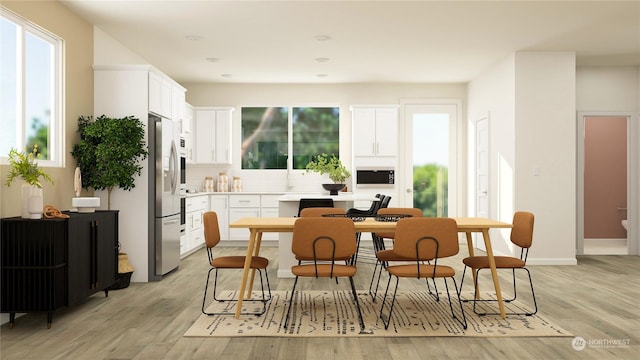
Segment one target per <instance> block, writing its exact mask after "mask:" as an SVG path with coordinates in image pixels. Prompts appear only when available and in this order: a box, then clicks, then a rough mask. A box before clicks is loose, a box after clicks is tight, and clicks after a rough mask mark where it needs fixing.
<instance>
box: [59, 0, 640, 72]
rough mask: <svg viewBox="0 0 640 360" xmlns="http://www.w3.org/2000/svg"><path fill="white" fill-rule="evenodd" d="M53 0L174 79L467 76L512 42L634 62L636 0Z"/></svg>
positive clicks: (513, 47) (513, 46) (639, 21)
mask: <svg viewBox="0 0 640 360" xmlns="http://www.w3.org/2000/svg"><path fill="white" fill-rule="evenodd" d="M63 3H64V4H66V5H67V6H68V7H69V8H70V9H72V10H73V11H75V12H77V13H78V14H80V15H81V16H83V17H84V18H86V19H87V20H88V21H89V22H91V23H93V24H95V25H96V26H97V27H98V28H100V29H101V30H102V31H104V32H105V33H107V34H109V35H110V36H112V37H113V38H115V39H116V40H118V41H119V42H121V43H122V44H124V45H125V46H126V47H128V48H129V49H131V50H133V51H134V52H136V53H137V54H138V55H140V56H141V57H142V58H144V59H145V60H146V61H148V62H149V63H150V64H152V65H154V66H155V67H157V68H159V69H160V70H161V71H163V72H165V73H166V74H167V75H169V76H170V77H172V78H174V79H175V80H177V81H179V82H181V83H185V82H222V83H361V82H415V83H434V82H440V83H441V82H467V81H469V80H471V79H473V78H475V77H476V76H477V75H478V74H480V73H481V72H482V71H484V70H486V69H487V68H488V67H490V66H491V65H492V64H494V63H496V62H498V61H500V60H501V59H504V58H505V57H506V56H507V55H509V54H511V53H514V52H517V51H574V52H575V53H576V55H577V63H578V65H609V66H611V65H614V66H618V65H621V66H628V65H640V1H610V0H609V1H564V2H561V1H302V0H298V1H264V0H263V1H216V0H199V1H193V0H171V1H167V0H164V1H157V0H156V1H151V0H129V1H113V0H92V1H87V0H67V1H63ZM194 35H195V36H198V37H200V39H199V40H190V39H189V38H188V37H190V36H194ZM319 35H323V36H324V35H326V36H329V37H330V39H329V40H325V41H319V40H318V39H317V37H318V36H319ZM206 58H215V59H217V60H216V61H214V62H211V61H207V60H206ZM318 58H326V59H328V60H327V61H324V62H322V61H318V60H317V59H318ZM318 74H326V76H325V77H320V76H318Z"/></svg>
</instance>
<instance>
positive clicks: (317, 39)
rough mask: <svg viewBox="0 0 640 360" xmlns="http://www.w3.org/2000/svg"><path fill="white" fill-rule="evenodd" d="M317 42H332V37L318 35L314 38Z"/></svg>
mask: <svg viewBox="0 0 640 360" xmlns="http://www.w3.org/2000/svg"><path fill="white" fill-rule="evenodd" d="M313 38H314V39H316V41H329V40H331V36H329V35H316V36H314V37H313Z"/></svg>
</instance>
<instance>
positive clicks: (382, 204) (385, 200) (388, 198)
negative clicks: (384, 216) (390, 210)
mask: <svg viewBox="0 0 640 360" xmlns="http://www.w3.org/2000/svg"><path fill="white" fill-rule="evenodd" d="M382 196H384V197H383V198H381V199H380V207H379V208H378V210H380V209H384V208H387V207H389V203H390V202H391V196H389V195H382Z"/></svg>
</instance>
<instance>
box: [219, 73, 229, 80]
mask: <svg viewBox="0 0 640 360" xmlns="http://www.w3.org/2000/svg"><path fill="white" fill-rule="evenodd" d="M220 76H222V77H223V78H225V79H231V76H232V75H231V74H222V75H220Z"/></svg>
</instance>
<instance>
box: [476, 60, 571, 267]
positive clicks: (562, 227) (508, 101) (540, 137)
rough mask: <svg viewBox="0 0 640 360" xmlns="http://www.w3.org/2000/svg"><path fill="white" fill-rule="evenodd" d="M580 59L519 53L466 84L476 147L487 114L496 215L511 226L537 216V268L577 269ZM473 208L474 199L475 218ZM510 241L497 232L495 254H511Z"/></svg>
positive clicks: (492, 205)
mask: <svg viewBox="0 0 640 360" xmlns="http://www.w3.org/2000/svg"><path fill="white" fill-rule="evenodd" d="M574 59H575V57H574V55H573V54H572V53H530V52H524V53H516V54H513V55H511V56H508V57H507V58H505V59H504V60H503V61H501V62H499V63H497V64H496V65H495V66H493V67H492V68H490V69H488V70H487V71H486V72H484V73H483V74H481V75H480V76H478V77H477V78H476V79H474V80H473V81H471V82H470V83H469V85H468V102H469V106H468V114H469V115H468V121H469V129H470V131H469V134H468V136H469V139H470V142H473V134H474V131H475V129H474V127H473V123H472V122H473V121H475V120H476V118H477V117H478V116H480V115H481V114H487V113H488V114H489V126H490V135H489V143H490V149H489V151H490V170H489V171H490V183H491V187H490V193H491V201H490V214H491V215H490V216H491V217H494V218H497V219H500V220H502V221H509V222H510V221H511V217H512V216H513V212H514V211H517V210H527V211H532V212H533V213H534V214H535V215H536V226H535V234H534V244H535V245H534V247H533V248H532V250H531V253H530V254H529V262H530V263H531V264H575V263H576V260H575V186H576V184H575V60H574ZM473 151H474V149H471V150H470V152H469V154H470V159H472V157H471V154H472V153H473ZM470 164H471V165H470V166H469V169H470V170H469V171H470V174H472V173H473V171H472V169H473V168H474V167H473V166H474V165H473V164H472V161H470ZM534 168H538V169H539V170H540V176H533V169H534ZM472 189H473V188H472V187H471V186H470V187H469V190H470V194H473V193H474V192H473V191H472ZM474 208H475V206H474V201H473V199H469V211H470V213H471V214H473V210H472V209H474ZM508 236H509V231H494V232H492V240H493V242H494V244H495V245H494V251H496V253H505V254H513V252H512V250H513V249H512V247H511V246H510V243H509V240H508Z"/></svg>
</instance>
